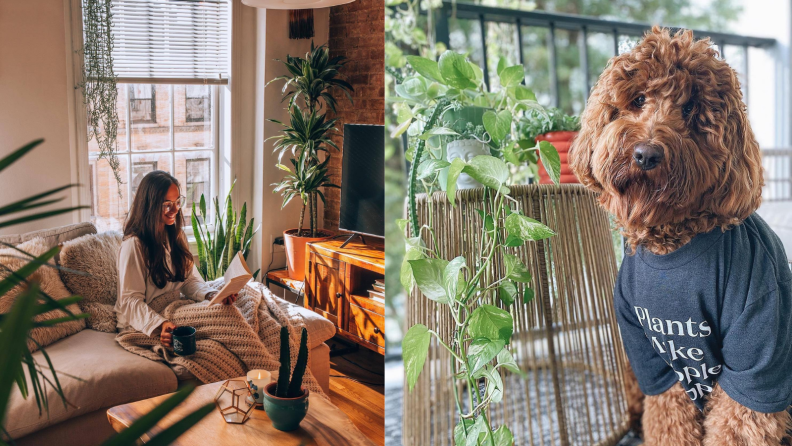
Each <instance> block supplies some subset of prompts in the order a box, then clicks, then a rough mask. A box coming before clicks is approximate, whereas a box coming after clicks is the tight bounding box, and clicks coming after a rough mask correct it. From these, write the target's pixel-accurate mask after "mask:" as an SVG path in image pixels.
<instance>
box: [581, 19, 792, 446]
mask: <svg viewBox="0 0 792 446" xmlns="http://www.w3.org/2000/svg"><path fill="white" fill-rule="evenodd" d="M570 166H571V168H572V171H573V172H574V173H575V175H576V176H577V178H578V179H579V180H580V182H581V183H582V184H583V185H584V186H585V187H587V188H589V189H591V190H592V191H594V192H595V193H596V194H597V197H598V198H597V199H598V201H599V203H600V205H601V206H602V207H603V208H604V209H605V210H607V211H608V212H609V213H611V214H612V215H613V217H614V220H615V222H616V224H617V226H618V227H619V228H620V230H621V232H622V234H623V236H624V239H625V257H624V261H623V263H622V266H621V268H620V270H619V277H618V280H617V283H616V286H615V289H614V309H615V312H616V316H617V321H618V324H619V328H620V332H621V336H622V340H623V341H624V347H625V351H626V352H627V357H628V359H629V362H630V367H628V369H627V373H626V378H625V379H626V386H625V389H626V393H627V397H628V412H629V414H630V417H631V422H632V423H633V426H635V427H638V428H640V429H642V436H643V438H644V441H645V444H646V445H647V446H659V445H672V446H699V445H704V446H724V445H729V446H731V445H745V446H756V445H767V446H775V445H780V444H786V442H788V441H789V439H788V438H787V437H786V435H787V431H788V430H789V428H790V415H789V414H788V412H787V410H786V409H787V408H788V406H789V405H790V403H792V378H791V377H790V376H792V329H790V326H792V288H790V282H792V274H790V271H789V268H788V266H787V257H786V253H785V252H784V248H783V245H782V244H781V241H780V240H779V238H778V237H777V236H776V234H775V233H773V232H772V230H771V229H770V228H769V227H768V226H767V224H766V223H765V222H764V221H763V220H762V219H761V217H759V216H758V215H757V214H756V213H755V211H756V209H757V208H758V207H759V205H760V204H761V192H762V186H763V185H764V179H763V173H762V164H761V158H760V152H759V145H758V143H757V142H756V139H755V137H754V134H753V132H752V130H751V126H750V124H749V122H748V117H747V113H746V106H745V104H744V103H743V101H742V93H741V91H740V83H739V81H738V78H737V74H736V73H735V71H734V70H733V69H732V68H730V67H729V66H728V65H727V63H726V62H725V61H724V60H722V59H721V58H720V57H719V54H718V52H717V51H716V50H715V49H714V48H713V45H712V43H711V42H710V41H709V39H703V40H696V39H695V38H694V36H693V33H692V32H691V31H687V30H680V31H677V32H675V33H673V34H672V33H671V32H670V31H669V30H668V29H664V28H660V27H657V26H655V27H653V28H652V30H651V31H650V32H647V33H646V34H645V35H644V38H643V40H642V41H641V42H640V43H638V44H637V45H636V46H635V47H634V48H633V49H632V50H631V51H629V52H627V53H624V54H621V55H618V56H616V57H614V58H612V59H611V60H610V62H609V63H608V66H607V67H606V68H605V70H604V71H603V73H602V75H601V76H600V77H599V80H598V82H597V84H596V85H595V86H594V87H593V88H592V91H591V95H590V98H589V101H588V103H587V106H586V109H585V111H584V112H583V114H582V116H581V130H580V133H579V134H578V136H577V138H576V139H575V141H574V142H573V144H572V148H571V149H570ZM636 381H637V383H636Z"/></svg>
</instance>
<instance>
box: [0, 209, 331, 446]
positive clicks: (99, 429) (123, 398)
mask: <svg viewBox="0 0 792 446" xmlns="http://www.w3.org/2000/svg"><path fill="white" fill-rule="evenodd" d="M95 233H96V228H95V227H94V226H93V224H91V223H78V224H73V225H67V226H62V227H58V228H53V229H47V230H41V231H35V232H29V233H26V234H14V235H3V236H0V241H2V242H5V243H10V244H14V245H18V244H20V243H23V242H26V241H28V240H31V239H33V238H36V237H43V238H44V239H45V240H46V242H47V245H48V246H55V245H58V244H60V243H63V242H66V241H69V240H72V239H74V238H77V237H80V236H83V235H85V234H95ZM281 303H282V305H281V306H282V307H285V308H287V310H288V311H289V312H290V313H291V314H295V313H296V314H299V315H300V317H301V318H302V319H303V321H304V323H305V326H306V328H307V330H308V333H309V340H310V345H309V348H310V349H311V355H310V357H311V362H310V369H311V372H312V373H313V375H314V376H315V377H316V379H317V381H318V382H319V385H320V386H321V387H322V388H323V389H324V390H325V392H328V391H329V390H328V389H329V370H330V349H329V348H328V346H327V344H325V341H326V340H328V339H330V338H331V337H333V335H334V334H335V327H334V326H333V324H332V323H331V322H329V321H328V320H326V319H324V318H322V317H321V316H319V315H318V314H316V313H313V312H311V311H309V310H307V309H305V308H303V307H300V306H297V305H293V304H291V303H288V302H286V301H283V302H281ZM0 348H2V346H0ZM45 350H46V352H47V354H48V355H49V357H50V359H51V360H52V363H53V366H54V367H55V370H56V371H57V372H58V377H59V380H60V383H61V386H62V388H63V392H64V395H65V396H66V399H67V400H68V402H69V403H70V404H69V405H67V406H64V404H63V403H62V401H61V400H60V398H59V397H58V395H57V393H56V392H55V391H54V390H53V389H52V388H51V387H49V386H48V388H47V394H48V396H49V401H50V404H49V410H48V412H49V413H47V411H44V412H43V413H42V414H39V410H38V407H37V405H36V398H35V396H34V395H32V394H31V395H28V398H27V399H24V398H22V395H21V394H20V392H19V389H18V388H17V387H16V386H14V389H13V391H12V394H11V399H10V401H9V406H8V412H7V416H6V419H5V421H4V427H5V429H6V431H7V432H8V433H9V434H10V435H11V437H12V438H14V440H15V442H16V444H17V445H19V446H27V445H55V444H57V445H59V446H69V445H80V446H86V445H95V444H100V443H101V442H103V441H104V440H106V439H107V438H109V437H110V436H111V435H113V434H114V431H113V429H112V428H111V427H110V423H109V422H108V420H107V415H106V411H107V409H109V408H110V407H113V406H117V405H119V404H125V403H129V402H133V401H138V400H142V399H146V398H151V397H154V396H158V395H162V394H166V393H170V392H174V391H176V390H178V388H179V387H180V386H182V385H184V384H185V383H186V382H189V381H194V378H192V377H191V376H190V375H189V373H185V370H179V369H172V368H171V367H169V366H168V365H166V364H165V363H164V362H155V361H151V360H149V359H146V358H143V357H141V356H138V355H135V354H133V353H130V352H128V351H126V350H124V349H123V348H122V347H121V346H119V345H118V343H116V342H115V334H113V333H104V332H100V331H96V330H92V329H89V328H86V329H83V330H81V331H79V332H77V333H75V334H72V335H70V336H67V337H65V338H63V339H60V340H58V341H57V342H55V343H53V344H51V345H49V346H47V347H45ZM33 357H34V358H35V359H36V361H37V362H38V363H39V364H43V365H46V364H47V363H46V359H45V358H44V355H43V354H42V352H41V351H37V352H36V353H34V354H33ZM45 373H48V374H49V372H45ZM70 376H72V377H73V378H72V377H70ZM75 378H76V379H75ZM50 379H51V375H50ZM28 382H30V377H29V376H28ZM31 388H32V387H31Z"/></svg>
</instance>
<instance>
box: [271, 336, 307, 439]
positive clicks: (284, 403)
mask: <svg viewBox="0 0 792 446" xmlns="http://www.w3.org/2000/svg"><path fill="white" fill-rule="evenodd" d="M280 340H281V345H280V369H279V371H278V381H277V382H271V383H269V384H267V385H266V386H265V387H264V410H265V411H266V412H267V416H269V418H270V420H271V421H272V426H273V427H274V428H275V429H278V430H280V431H293V430H295V429H297V428H298V427H300V422H301V421H302V420H303V418H305V415H306V414H307V413H308V389H306V388H305V387H303V386H302V381H303V376H304V375H305V368H306V366H307V365H308V332H307V331H306V330H305V328H303V329H302V335H301V336H300V351H299V353H298V354H297V363H296V364H295V365H294V372H293V373H292V374H291V379H289V370H290V369H291V359H290V355H291V352H290V350H289V329H288V328H286V327H281V333H280Z"/></svg>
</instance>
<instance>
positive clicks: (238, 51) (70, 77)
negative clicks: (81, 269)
mask: <svg viewBox="0 0 792 446" xmlns="http://www.w3.org/2000/svg"><path fill="white" fill-rule="evenodd" d="M229 2H230V3H231V39H230V42H231V45H230V46H231V48H229V51H230V54H231V59H230V63H231V73H230V78H229V79H222V80H218V79H215V80H212V81H211V82H210V83H211V84H217V85H215V86H214V88H215V89H216V90H217V98H216V99H217V100H216V101H215V103H214V104H215V111H216V112H215V113H214V115H213V117H212V118H213V120H214V123H215V126H216V127H215V128H217V129H218V131H217V132H215V135H216V137H215V138H216V146H215V147H216V153H215V157H214V163H213V164H212V169H213V172H212V175H213V176H212V178H213V180H214V182H213V186H212V198H213V197H214V196H218V197H223V200H225V196H226V195H228V190H229V189H230V187H231V182H232V180H233V179H234V178H237V179H238V180H239V181H238V183H240V182H241V183H240V184H237V186H236V187H235V188H234V191H233V197H234V201H235V202H241V201H247V202H248V215H249V216H253V215H254V214H255V212H256V211H255V209H256V205H255V202H254V201H253V200H251V199H252V198H253V196H252V192H253V191H252V189H249V188H251V187H252V186H253V184H252V183H253V176H252V175H253V168H252V166H251V165H242V166H240V165H239V164H238V163H236V162H234V161H233V160H235V159H239V156H240V155H242V154H241V153H240V150H242V148H241V147H240V145H245V143H244V142H243V140H245V138H244V136H243V135H244V133H243V132H252V131H253V128H252V127H251V126H250V125H249V124H245V123H243V121H244V120H243V115H244V113H243V110H242V108H243V97H242V90H243V89H249V88H250V87H251V86H249V85H247V84H245V87H242V85H241V84H240V83H239V80H238V79H237V80H236V81H235V80H234V79H235V78H234V73H241V72H242V70H243V68H244V69H251V68H255V67H254V65H253V63H252V62H250V61H248V60H247V59H246V57H248V56H247V55H244V54H243V53H245V51H246V48H247V41H248V40H249V38H250V33H251V32H255V30H251V29H250V25H249V24H248V23H247V22H245V23H243V17H244V18H245V20H248V22H249V21H250V19H251V18H253V19H254V23H255V10H253V11H252V12H251V11H249V10H248V11H245V8H244V7H243V5H242V3H241V0H229ZM63 5H64V11H65V14H64V25H65V26H64V30H65V37H66V39H65V40H66V45H65V53H66V64H67V67H66V68H67V70H66V77H67V81H66V89H67V95H66V96H67V101H68V104H67V105H68V118H69V148H70V153H71V166H70V170H71V178H72V184H76V185H79V187H73V188H72V190H71V193H72V205H73V206H83V209H79V210H76V211H74V212H73V213H72V221H73V222H74V223H79V222H87V221H91V203H92V200H93V197H92V196H91V192H90V187H89V184H90V183H89V182H90V181H91V178H90V169H89V150H88V140H87V122H86V109H85V104H84V103H83V95H82V90H81V89H80V88H79V87H78V86H77V85H78V84H79V82H80V80H81V79H82V76H83V75H82V67H83V63H84V59H83V55H82V53H81V52H80V51H79V50H80V49H81V48H82V47H83V33H82V29H83V23H82V1H81V0H63ZM247 9H251V8H247ZM243 11H244V12H243ZM243 60H245V61H244V62H243ZM237 78H239V76H238V75H237ZM119 82H120V81H119ZM145 82H150V80H147V79H134V80H133V82H132V83H145ZM172 82H173V83H174V84H179V83H180V81H179V80H178V79H173V80H172ZM240 87H242V88H240ZM220 120H223V123H222V124H223V125H222V126H221V125H220ZM243 127H244V130H243ZM218 138H219V139H218ZM251 142H252V141H251ZM247 150H248V149H247V148H245V153H246V154H247ZM250 155H251V158H252V153H251V154H250ZM130 169H131V166H130ZM97 174H98V173H97V172H95V171H94V176H96V175H97ZM94 185H95V186H96V183H95V182H94ZM95 189H96V188H95ZM94 193H96V194H98V190H94ZM212 208H213V206H212ZM211 212H212V213H214V209H212V211H211ZM210 220H211V221H210V222H208V224H207V225H205V226H204V228H203V229H204V231H207V232H212V231H214V224H213V222H214V217H213V215H212V216H210ZM257 220H260V219H257ZM184 230H185V232H186V233H187V236H188V239H189V240H190V246H191V249H192V251H193V253H196V252H197V250H196V249H197V248H196V245H195V238H194V236H193V233H192V227H190V226H189V225H188V226H185V227H184ZM256 237H258V235H257V236H256ZM253 251H254V252H255V251H257V249H256V247H255V246H254V247H253Z"/></svg>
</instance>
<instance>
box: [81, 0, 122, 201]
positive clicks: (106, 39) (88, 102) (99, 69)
mask: <svg viewBox="0 0 792 446" xmlns="http://www.w3.org/2000/svg"><path fill="white" fill-rule="evenodd" d="M112 28H113V11H112V1H111V0H83V39H84V43H83V49H82V52H83V55H84V64H83V81H82V83H80V87H81V88H82V91H83V100H84V102H85V108H86V111H87V118H88V141H90V140H91V139H96V143H97V145H98V146H99V157H98V158H99V159H102V158H104V159H106V160H107V163H108V164H109V165H110V168H111V169H112V170H113V175H114V176H115V179H116V183H117V184H118V194H119V196H120V195H121V184H123V181H121V173H120V171H121V166H120V162H119V160H118V156H117V155H116V152H117V149H118V144H117V141H116V140H117V137H118V111H117V109H116V101H117V100H118V90H117V87H116V75H115V72H114V71H113V33H112V31H111V30H112Z"/></svg>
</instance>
